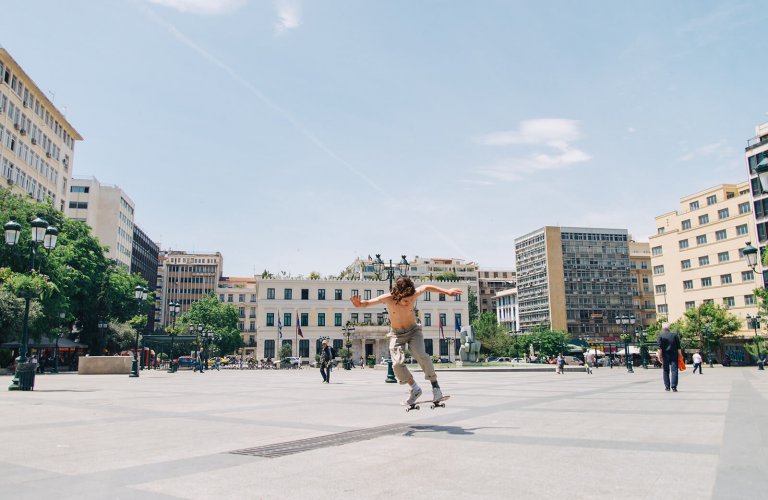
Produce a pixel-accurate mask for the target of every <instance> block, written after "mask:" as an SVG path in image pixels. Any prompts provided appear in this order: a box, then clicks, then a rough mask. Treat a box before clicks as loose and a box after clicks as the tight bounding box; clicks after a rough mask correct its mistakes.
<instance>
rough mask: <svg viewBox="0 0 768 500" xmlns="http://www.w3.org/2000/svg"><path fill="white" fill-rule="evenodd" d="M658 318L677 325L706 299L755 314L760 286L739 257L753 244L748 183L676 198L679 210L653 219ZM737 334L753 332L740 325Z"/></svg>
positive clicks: (740, 313)
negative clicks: (750, 243) (677, 321)
mask: <svg viewBox="0 0 768 500" xmlns="http://www.w3.org/2000/svg"><path fill="white" fill-rule="evenodd" d="M649 240H650V247H651V266H652V272H653V285H654V294H655V302H656V311H657V313H658V315H659V316H667V317H668V318H669V320H670V321H676V320H678V319H680V317H681V316H682V315H683V314H684V313H685V311H686V310H687V309H690V308H693V307H698V306H699V305H701V304H702V303H704V302H706V301H710V302H714V303H716V304H720V305H723V306H726V307H728V309H730V310H731V312H732V313H734V314H735V315H737V316H738V317H740V318H742V319H743V318H745V317H746V315H747V314H750V315H755V314H756V313H757V307H756V305H755V297H754V294H753V290H754V288H755V287H756V286H758V285H757V284H756V282H755V276H754V274H753V272H752V270H751V269H750V268H749V267H747V264H746V263H745V262H744V260H743V258H742V254H741V249H742V248H744V246H745V244H746V242H747V241H754V227H753V219H752V210H751V200H750V193H749V183H748V182H741V183H739V184H721V185H719V186H715V187H713V188H710V189H707V190H704V191H701V192H698V193H694V194H692V195H689V196H686V197H684V198H682V199H681V200H680V210H679V211H675V212H669V213H666V214H663V215H659V216H658V217H656V234H655V235H653V236H651V237H650V238H649ZM737 335H742V336H752V335H754V332H753V331H752V330H750V329H748V328H747V325H746V321H744V322H743V324H742V326H741V330H740V331H739V332H737Z"/></svg>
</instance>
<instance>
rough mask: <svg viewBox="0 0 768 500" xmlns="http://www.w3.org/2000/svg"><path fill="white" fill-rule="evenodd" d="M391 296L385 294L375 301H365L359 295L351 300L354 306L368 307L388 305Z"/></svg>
mask: <svg viewBox="0 0 768 500" xmlns="http://www.w3.org/2000/svg"><path fill="white" fill-rule="evenodd" d="M391 296H392V294H391V293H385V294H384V295H379V296H378V297H376V298H375V299H370V300H363V299H361V298H360V296H359V295H355V296H353V297H352V298H351V299H349V300H350V301H352V305H353V306H355V307H368V306H373V305H376V304H386V302H387V299H389V298H390V297H391Z"/></svg>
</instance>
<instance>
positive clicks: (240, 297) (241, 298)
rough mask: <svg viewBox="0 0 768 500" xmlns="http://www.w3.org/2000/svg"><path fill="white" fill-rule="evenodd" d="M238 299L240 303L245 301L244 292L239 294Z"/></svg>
mask: <svg viewBox="0 0 768 500" xmlns="http://www.w3.org/2000/svg"><path fill="white" fill-rule="evenodd" d="M237 301H238V302H240V303H242V302H245V294H244V293H241V294H238V296H237Z"/></svg>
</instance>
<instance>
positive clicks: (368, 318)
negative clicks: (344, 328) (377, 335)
mask: <svg viewBox="0 0 768 500" xmlns="http://www.w3.org/2000/svg"><path fill="white" fill-rule="evenodd" d="M371 316H372V315H371V313H364V314H363V324H364V325H372V324H373V323H372V321H371Z"/></svg>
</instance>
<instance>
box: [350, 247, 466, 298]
mask: <svg viewBox="0 0 768 500" xmlns="http://www.w3.org/2000/svg"><path fill="white" fill-rule="evenodd" d="M401 257H405V256H401ZM400 260H401V259H397V260H394V259H393V262H392V266H393V267H394V268H395V275H398V271H399V270H398V263H399V262H400ZM406 260H407V259H406ZM373 261H374V258H372V257H371V256H370V255H369V256H368V258H367V259H366V258H364V257H358V258H356V259H355V261H354V262H353V263H352V264H350V265H349V266H347V268H346V269H345V270H344V272H343V273H342V275H341V278H347V279H364V280H375V279H377V277H376V268H375V266H374V265H373ZM408 264H409V265H408V276H410V277H411V278H412V279H414V280H434V279H435V278H436V277H437V276H440V275H441V274H446V273H453V274H455V275H456V279H457V280H458V281H466V282H468V283H469V285H470V286H471V287H473V288H474V289H475V292H477V271H478V265H477V263H475V262H466V261H464V260H462V259H445V258H437V257H435V258H425V257H419V256H418V255H417V256H415V257H413V258H412V259H411V260H410V261H408ZM385 265H386V266H389V260H387V261H386V262H385Z"/></svg>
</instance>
